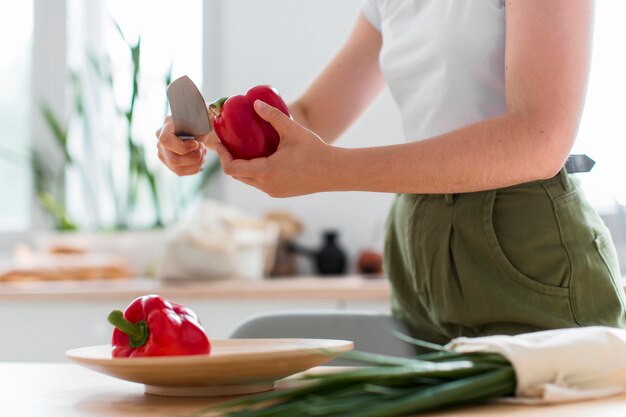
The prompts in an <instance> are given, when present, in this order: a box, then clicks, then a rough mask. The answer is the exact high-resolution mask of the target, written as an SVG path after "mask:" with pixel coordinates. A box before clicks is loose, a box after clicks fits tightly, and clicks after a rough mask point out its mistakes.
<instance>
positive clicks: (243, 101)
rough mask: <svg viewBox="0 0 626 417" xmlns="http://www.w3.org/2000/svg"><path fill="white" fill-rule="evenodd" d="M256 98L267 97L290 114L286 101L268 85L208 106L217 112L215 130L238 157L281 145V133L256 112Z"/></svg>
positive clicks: (264, 152) (263, 153)
mask: <svg viewBox="0 0 626 417" xmlns="http://www.w3.org/2000/svg"><path fill="white" fill-rule="evenodd" d="M256 100H261V101H264V102H265V103H267V104H269V105H270V106H273V107H276V108H277V109H279V110H280V111H282V112H283V113H285V114H286V115H287V116H289V109H288V108H287V105H286V104H285V102H284V101H283V99H282V98H281V97H280V96H279V95H278V92H277V91H276V90H275V89H274V88H272V87H270V86H269V85H257V86H256V87H252V88H251V89H249V90H248V92H247V93H246V94H245V95H243V96H241V95H239V96H232V97H224V98H221V99H219V100H217V101H216V102H215V103H213V104H211V105H210V106H209V109H210V110H211V112H212V113H213V115H214V116H215V120H214V122H215V123H214V127H215V133H216V134H217V137H218V138H220V141H221V142H222V143H223V144H224V146H225V147H226V149H228V151H229V152H230V153H231V155H232V156H233V158H235V159H254V158H260V157H263V156H270V155H271V154H273V153H274V152H276V149H277V148H278V143H279V142H280V136H279V135H278V132H276V129H274V128H273V127H272V125H271V124H269V123H268V122H266V121H265V120H263V119H261V117H260V116H259V115H258V114H257V113H256V111H255V110H254V102H255V101H256Z"/></svg>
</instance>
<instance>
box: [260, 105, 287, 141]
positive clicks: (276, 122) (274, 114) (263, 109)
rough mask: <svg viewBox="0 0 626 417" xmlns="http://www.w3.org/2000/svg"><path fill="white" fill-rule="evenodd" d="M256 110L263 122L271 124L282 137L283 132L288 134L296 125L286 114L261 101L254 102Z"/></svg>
mask: <svg viewBox="0 0 626 417" xmlns="http://www.w3.org/2000/svg"><path fill="white" fill-rule="evenodd" d="M254 110H255V111H256V112H257V114H258V115H259V116H260V117H261V118H262V119H263V120H265V121H266V122H268V123H269V124H271V125H272V126H273V127H274V129H276V131H277V132H278V133H279V134H280V135H281V137H282V136H283V135H282V134H281V132H287V131H288V130H290V129H292V128H293V126H294V124H295V122H294V121H293V120H291V118H290V117H289V116H287V115H286V114H285V113H283V112H282V111H280V110H278V109H277V108H276V107H272V106H270V105H269V104H267V103H265V102H263V101H261V100H256V101H255V102H254Z"/></svg>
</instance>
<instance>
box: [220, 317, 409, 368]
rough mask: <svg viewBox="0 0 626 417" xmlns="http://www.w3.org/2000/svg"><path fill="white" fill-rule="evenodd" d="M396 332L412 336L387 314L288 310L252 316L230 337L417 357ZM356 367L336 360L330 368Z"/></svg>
mask: <svg viewBox="0 0 626 417" xmlns="http://www.w3.org/2000/svg"><path fill="white" fill-rule="evenodd" d="M392 330H393V331H396V332H400V333H404V334H409V331H408V328H407V327H406V325H405V324H404V323H403V322H401V321H400V320H398V319H395V318H393V317H391V316H388V315H385V314H379V313H374V312H368V311H306V312H304V311H288V312H273V313H265V314H260V315H256V316H253V317H250V318H248V319H247V320H245V321H244V322H242V323H240V324H239V325H238V326H237V328H236V329H235V330H234V331H233V333H232V335H231V336H230V337H231V338H232V339H258V338H314V339H341V340H351V341H353V342H354V347H355V349H356V350H360V351H364V352H371V353H380V354H385V355H393V356H400V357H412V356H415V354H416V352H415V348H414V347H413V345H411V344H409V343H406V342H404V341H402V340H399V339H398V338H396V337H394V336H393V334H392ZM355 364H356V363H355V362H353V361H349V360H345V359H335V360H333V361H332V362H330V363H329V364H328V365H333V366H347V365H355Z"/></svg>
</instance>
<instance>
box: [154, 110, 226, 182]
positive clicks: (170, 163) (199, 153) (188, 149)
mask: <svg viewBox="0 0 626 417" xmlns="http://www.w3.org/2000/svg"><path fill="white" fill-rule="evenodd" d="M209 118H210V121H211V127H213V117H212V116H210V117H209ZM156 136H157V138H158V139H159V142H158V143H157V149H158V150H159V159H160V160H161V162H163V163H164V164H165V166H167V167H168V168H169V169H170V170H172V172H174V173H175V174H177V175H180V176H183V175H193V174H197V173H198V172H199V171H200V170H201V169H202V165H203V164H204V156H205V155H206V152H207V148H211V149H215V145H216V144H217V143H218V142H219V139H218V137H217V135H216V134H215V131H214V130H213V129H211V132H210V133H208V134H206V135H202V136H198V137H197V138H196V139H191V140H182V139H180V138H179V137H178V136H176V133H175V130H174V122H173V121H172V116H168V117H167V118H166V119H165V122H164V123H163V127H161V128H160V129H159V130H157V131H156Z"/></svg>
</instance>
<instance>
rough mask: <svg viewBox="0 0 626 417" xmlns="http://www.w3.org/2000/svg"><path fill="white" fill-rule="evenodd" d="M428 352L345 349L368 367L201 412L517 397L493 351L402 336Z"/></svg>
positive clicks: (391, 411)
mask: <svg viewBox="0 0 626 417" xmlns="http://www.w3.org/2000/svg"><path fill="white" fill-rule="evenodd" d="M396 337H401V338H402V339H403V340H405V341H407V342H409V343H413V344H414V345H416V346H418V347H420V348H425V349H427V350H429V351H430V352H429V353H425V354H421V355H417V356H415V357H414V358H400V357H394V356H388V355H379V354H373V353H367V352H357V351H354V352H346V353H344V354H342V355H341V357H342V358H344V359H350V360H354V361H357V362H360V363H362V364H364V365H367V366H361V367H356V368H350V369H347V370H339V371H337V372H333V373H328V374H317V375H315V374H312V375H304V376H303V377H301V378H300V381H301V382H302V383H303V385H302V386H299V387H296V388H293V389H288V390H281V391H274V392H269V393H263V394H258V395H254V396H249V397H243V398H238V399H234V400H231V401H227V402H225V403H221V404H217V405H215V406H211V407H209V408H206V409H204V410H200V411H199V412H198V413H196V414H195V416H205V415H208V413H216V412H217V413H219V414H220V415H222V416H230V417H297V416H313V417H339V416H341V417H379V416H385V417H392V416H404V415H410V414H415V413H419V412H422V411H427V410H434V409H439V408H445V407H450V406H453V405H461V404H473V403H477V402H483V401H487V400H490V399H493V398H498V397H503V396H509V395H513V394H514V392H515V372H514V371H513V368H512V366H511V364H510V363H509V362H508V361H507V360H506V359H505V358H504V357H502V356H501V355H498V354H495V353H480V352H475V353H459V352H454V351H450V350H446V349H445V348H443V347H441V346H439V345H435V344H432V343H428V342H422V341H419V340H416V339H413V338H410V337H408V336H398V335H396Z"/></svg>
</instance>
